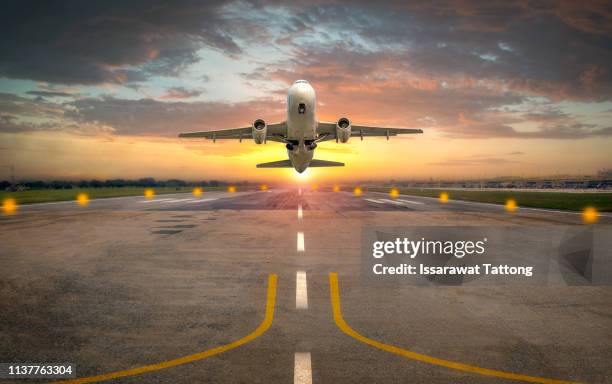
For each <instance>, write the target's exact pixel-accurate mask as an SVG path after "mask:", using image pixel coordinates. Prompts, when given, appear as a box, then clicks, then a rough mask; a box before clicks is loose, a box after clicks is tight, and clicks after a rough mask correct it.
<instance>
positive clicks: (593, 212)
mask: <svg viewBox="0 0 612 384" xmlns="http://www.w3.org/2000/svg"><path fill="white" fill-rule="evenodd" d="M598 219H599V213H598V212H597V209H595V208H594V207H586V208H585V209H584V211H582V221H583V222H585V223H586V224H593V223H596V222H597V220H598Z"/></svg>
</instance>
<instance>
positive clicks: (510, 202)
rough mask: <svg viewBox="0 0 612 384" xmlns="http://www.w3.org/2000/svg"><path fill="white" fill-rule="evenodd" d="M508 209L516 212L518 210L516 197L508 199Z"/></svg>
mask: <svg viewBox="0 0 612 384" xmlns="http://www.w3.org/2000/svg"><path fill="white" fill-rule="evenodd" d="M505 207H506V211H508V212H514V211H516V208H517V205H516V200H514V199H508V200H506V205H505Z"/></svg>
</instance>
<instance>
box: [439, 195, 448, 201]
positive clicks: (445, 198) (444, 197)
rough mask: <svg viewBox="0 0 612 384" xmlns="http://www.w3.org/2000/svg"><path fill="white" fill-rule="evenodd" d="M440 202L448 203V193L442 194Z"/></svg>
mask: <svg viewBox="0 0 612 384" xmlns="http://www.w3.org/2000/svg"><path fill="white" fill-rule="evenodd" d="M440 202H441V203H446V202H448V193H446V192H441V193H440Z"/></svg>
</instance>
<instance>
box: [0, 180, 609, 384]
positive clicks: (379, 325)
mask: <svg viewBox="0 0 612 384" xmlns="http://www.w3.org/2000/svg"><path fill="white" fill-rule="evenodd" d="M574 224H576V225H580V224H581V217H580V215H578V214H573V213H566V212H555V211H546V210H531V209H523V208H519V209H518V210H517V211H515V212H511V213H509V212H506V211H505V210H504V208H503V207H501V206H496V205H491V204H479V203H468V202H458V201H452V200H451V201H449V202H447V203H441V202H439V201H438V200H437V199H431V198H425V197H416V196H400V197H399V198H397V199H391V198H390V197H389V196H388V195H387V194H384V193H373V192H364V193H363V194H362V195H360V196H355V195H354V194H353V193H349V192H337V193H334V192H331V191H324V190H319V191H312V190H310V189H308V188H302V189H298V188H297V187H296V188H292V189H272V190H269V191H246V192H237V193H227V192H212V191H211V192H206V191H205V192H204V194H202V196H201V197H194V196H192V195H190V194H172V195H160V196H156V197H155V198H154V199H152V200H147V199H145V198H144V197H125V198H113V199H99V200H92V201H90V203H89V204H88V205H87V206H86V207H83V206H79V205H78V204H76V203H74V202H60V203H49V204H35V205H30V206H21V207H20V209H19V211H18V213H17V214H15V215H12V216H2V217H0V228H2V231H1V234H0V244H2V245H1V248H2V252H1V253H2V262H3V268H2V271H1V272H0V284H1V285H0V324H2V326H1V327H2V328H1V329H0V345H2V348H0V362H26V361H27V362H49V361H53V362H73V363H75V364H76V366H77V372H78V374H77V377H90V376H97V375H104V374H109V373H113V372H124V373H126V374H125V375H119V376H117V375H116V376H115V377H110V376H109V377H108V378H109V379H111V380H113V381H112V382H120V383H169V382H172V383H228V382H229V383H243V382H249V383H277V382H278V383H291V382H294V383H355V382H384V383H496V382H500V383H501V382H511V381H509V379H508V378H503V376H501V375H495V374H487V373H486V370H490V371H495V372H509V373H514V374H517V375H523V376H525V377H532V378H541V379H542V381H534V382H553V381H544V380H552V379H555V380H560V381H558V382H563V381H576V382H593V383H601V382H606V381H607V380H609V379H608V378H609V377H610V376H612V366H611V365H610V363H609V362H610V359H611V358H612V344H611V343H610V342H609V340H610V335H611V334H612V307H611V306H610V302H612V289H611V287H610V286H561V285H556V286H538V287H533V286H513V287H502V286H500V287H492V286H491V287H486V288H485V287H472V286H410V285H393V286H381V285H377V284H371V283H370V282H369V281H368V280H367V279H364V278H363V276H362V273H363V271H362V255H361V236H362V228H363V227H364V226H367V227H372V226H381V227H383V226H384V227H409V226H475V225H477V226H488V227H513V228H521V227H551V226H562V225H574ZM608 224H612V218H611V217H609V216H605V215H603V216H601V217H600V219H599V223H598V224H597V226H602V227H603V226H606V225H608ZM330 273H333V274H337V275H331V276H330ZM272 276H273V277H272ZM333 276H337V291H335V292H336V293H337V294H338V296H337V297H336V299H337V300H336V301H335V302H334V295H333V293H334V289H333V287H334V278H333ZM272 281H274V283H273V284H272ZM271 284H272V285H273V288H274V289H273V290H272V289H271ZM272 291H273V293H271V292H272ZM334 303H335V304H334ZM270 305H272V306H271V307H270ZM340 305H341V312H342V320H343V321H345V322H346V325H347V326H350V328H351V329H353V330H355V331H356V332H358V333H359V334H360V335H362V336H363V337H365V338H367V339H369V340H375V341H376V342H378V343H381V344H384V345H391V346H395V347H397V348H399V349H401V350H404V351H409V352H410V353H408V354H406V353H404V354H402V353H399V352H398V353H394V352H393V351H391V352H390V351H388V350H385V349H384V348H381V347H380V346H378V347H377V346H376V345H375V343H371V344H368V343H367V342H365V341H364V340H363V339H361V340H360V339H359V337H356V336H355V335H353V336H351V335H350V333H347V331H346V329H343V328H342V326H341V324H342V323H341V322H340V324H338V318H337V316H336V317H335V316H334V315H335V314H337V313H336V312H335V311H334V308H336V307H339V306H340ZM270 308H272V313H271V312H270V310H271V309H270ZM237 341H239V342H238V344H233V343H235V342H237ZM228 345H229V346H231V348H229V347H228V348H226V349H222V350H220V351H217V350H214V348H217V347H220V346H228ZM210 351H213V352H215V353H213V352H210ZM419 356H428V357H432V358H437V359H441V360H443V361H450V362H456V363H460V364H463V365H467V366H470V367H476V368H479V369H481V370H480V371H479V370H478V369H476V370H473V371H470V372H468V371H466V370H465V369H464V370H461V369H457V368H456V367H455V368H453V367H452V366H445V365H444V364H442V363H439V364H438V363H436V361H435V360H434V361H427V359H424V360H423V359H421V360H419V358H418V357H419ZM181 358H183V360H181ZM168 362H174V363H168ZM175 363H176V364H175ZM143 366H147V367H150V368H149V369H148V370H147V371H146V372H136V371H130V370H132V369H134V368H137V367H143ZM130 373H137V374H130ZM489 373H490V372H489ZM0 382H5V381H2V380H0ZM6 382H10V381H6ZM15 382H17V381H15ZM19 382H22V381H19Z"/></svg>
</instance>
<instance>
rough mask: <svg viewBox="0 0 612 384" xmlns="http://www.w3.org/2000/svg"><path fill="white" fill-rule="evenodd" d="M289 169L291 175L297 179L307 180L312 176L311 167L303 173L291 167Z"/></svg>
mask: <svg viewBox="0 0 612 384" xmlns="http://www.w3.org/2000/svg"><path fill="white" fill-rule="evenodd" d="M289 171H290V172H291V177H292V178H293V179H294V180H297V181H306V180H308V179H310V177H311V176H312V172H311V170H310V169H309V168H308V169H306V170H305V171H304V172H302V173H298V172H296V171H295V170H293V169H290V170H289Z"/></svg>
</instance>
